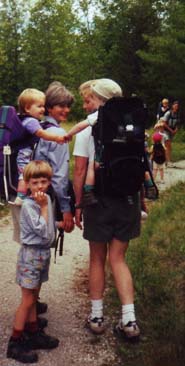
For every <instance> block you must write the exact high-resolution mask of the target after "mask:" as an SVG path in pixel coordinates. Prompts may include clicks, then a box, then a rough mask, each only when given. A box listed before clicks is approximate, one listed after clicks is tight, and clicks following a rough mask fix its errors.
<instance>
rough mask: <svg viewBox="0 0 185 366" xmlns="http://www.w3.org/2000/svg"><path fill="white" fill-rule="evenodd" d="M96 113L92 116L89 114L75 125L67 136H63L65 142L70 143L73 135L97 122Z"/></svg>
mask: <svg viewBox="0 0 185 366" xmlns="http://www.w3.org/2000/svg"><path fill="white" fill-rule="evenodd" d="M97 117H98V112H94V113H92V114H89V115H88V117H87V118H86V119H85V120H84V121H81V122H79V123H77V124H76V125H75V126H73V127H72V128H71V130H69V132H68V133H67V135H65V140H66V141H70V140H71V139H72V137H73V136H74V135H76V134H77V133H78V132H81V131H83V130H84V129H85V128H87V127H89V126H91V127H93V126H94V125H95V124H96V122H97Z"/></svg>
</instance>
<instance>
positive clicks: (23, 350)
mask: <svg viewBox="0 0 185 366" xmlns="http://www.w3.org/2000/svg"><path fill="white" fill-rule="evenodd" d="M6 356H7V358H13V359H14V360H16V361H19V362H23V363H34V362H37V361H38V355H37V354H36V353H35V352H29V349H28V348H27V345H26V342H25V339H24V338H23V337H22V338H18V339H14V338H12V337H11V338H10V339H9V342H8V349H7V354H6Z"/></svg>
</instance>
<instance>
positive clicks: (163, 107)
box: [156, 98, 170, 121]
mask: <svg viewBox="0 0 185 366" xmlns="http://www.w3.org/2000/svg"><path fill="white" fill-rule="evenodd" d="M169 109H170V105H169V100H168V99H167V98H163V99H162V101H161V102H160V103H159V105H158V110H157V116H156V117H157V121H159V120H160V119H161V118H162V117H163V116H164V114H165V113H166V112H167V111H169Z"/></svg>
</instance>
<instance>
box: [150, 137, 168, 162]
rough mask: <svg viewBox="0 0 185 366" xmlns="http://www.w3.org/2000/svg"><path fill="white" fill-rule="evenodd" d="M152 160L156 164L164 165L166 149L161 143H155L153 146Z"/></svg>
mask: <svg viewBox="0 0 185 366" xmlns="http://www.w3.org/2000/svg"><path fill="white" fill-rule="evenodd" d="M152 160H153V161H155V163H156V164H164V163H165V161H166V154H165V148H164V146H163V145H162V143H161V142H155V143H154V145H153V154H152Z"/></svg>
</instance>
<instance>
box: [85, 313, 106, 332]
mask: <svg viewBox="0 0 185 366" xmlns="http://www.w3.org/2000/svg"><path fill="white" fill-rule="evenodd" d="M86 326H87V328H88V329H90V331H91V332H92V333H94V334H102V333H103V332H104V331H105V325H104V318H103V317H101V318H97V317H96V318H93V319H91V317H90V316H89V317H88V319H87V323H86Z"/></svg>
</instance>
